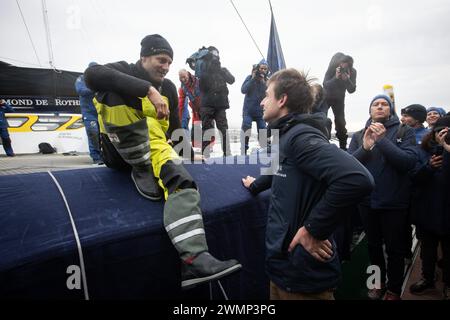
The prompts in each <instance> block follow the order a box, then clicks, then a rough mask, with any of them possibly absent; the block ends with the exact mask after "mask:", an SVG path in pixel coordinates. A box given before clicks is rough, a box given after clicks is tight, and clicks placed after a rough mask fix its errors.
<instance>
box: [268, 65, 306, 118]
mask: <svg viewBox="0 0 450 320" xmlns="http://www.w3.org/2000/svg"><path fill="white" fill-rule="evenodd" d="M313 80H314V79H309V78H308V75H307V74H305V73H304V72H300V71H298V70H296V69H293V68H290V69H284V70H280V71H277V72H275V73H274V74H273V75H272V77H271V78H270V79H269V82H268V84H267V85H269V84H271V83H274V93H275V98H276V99H280V98H281V97H282V96H283V95H286V96H287V102H286V107H287V109H288V110H289V112H298V113H310V111H311V108H312V104H313V101H314V97H313V95H312V92H311V82H312V81H313Z"/></svg>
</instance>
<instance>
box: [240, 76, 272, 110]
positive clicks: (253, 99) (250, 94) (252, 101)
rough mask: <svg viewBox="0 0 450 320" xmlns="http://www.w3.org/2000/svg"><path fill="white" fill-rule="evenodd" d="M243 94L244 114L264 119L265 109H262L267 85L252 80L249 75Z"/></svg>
mask: <svg viewBox="0 0 450 320" xmlns="http://www.w3.org/2000/svg"><path fill="white" fill-rule="evenodd" d="M241 92H242V93H243V94H245V98H244V108H243V111H244V113H247V114H249V115H251V116H252V117H261V118H262V116H263V109H262V107H261V101H262V100H263V99H264V97H265V95H266V83H265V82H264V81H261V80H257V79H252V76H251V75H249V76H247V78H246V79H245V81H244V83H243V84H242V87H241Z"/></svg>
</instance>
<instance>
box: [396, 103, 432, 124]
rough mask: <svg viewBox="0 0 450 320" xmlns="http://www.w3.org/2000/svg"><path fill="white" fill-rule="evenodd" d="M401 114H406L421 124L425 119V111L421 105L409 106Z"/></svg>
mask: <svg viewBox="0 0 450 320" xmlns="http://www.w3.org/2000/svg"><path fill="white" fill-rule="evenodd" d="M401 114H407V115H409V116H411V117H413V118H414V119H416V120H417V121H419V122H421V123H422V122H424V121H425V119H426V118H427V109H426V108H425V107H424V106H423V105H421V104H411V105H409V106H407V107H406V108H403V109H402V110H401Z"/></svg>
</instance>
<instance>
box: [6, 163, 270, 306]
mask: <svg viewBox="0 0 450 320" xmlns="http://www.w3.org/2000/svg"><path fill="white" fill-rule="evenodd" d="M185 166H186V168H187V170H188V171H189V172H190V173H191V175H192V176H193V177H194V179H195V181H196V182H197V184H198V186H199V188H200V194H201V198H202V199H201V206H202V210H203V216H204V222H205V229H206V238H207V241H208V245H209V250H210V252H211V253H212V254H213V255H214V256H216V257H217V258H219V259H229V258H236V259H238V260H239V262H240V263H241V264H242V266H243V268H242V270H241V271H240V272H238V273H236V274H234V275H231V276H229V277H228V278H224V279H223V280H221V284H222V285H223V287H224V289H225V292H226V293H227V295H228V298H230V299H267V298H268V292H269V289H268V279H267V276H266V275H265V271H264V253H265V250H264V232H265V225H266V219H267V208H268V200H269V193H268V192H265V193H262V194H260V195H259V196H257V197H253V196H251V195H250V193H249V192H248V191H247V190H246V189H245V188H244V187H243V186H242V183H241V178H242V177H245V176H246V175H252V176H258V175H259V173H260V170H259V169H260V166H259V165H248V164H246V165H240V164H233V165H220V164H215V165H209V164H196V165H185ZM52 174H53V175H54V176H55V178H56V179H57V181H58V182H59V184H60V185H61V187H62V189H63V191H64V194H65V196H66V199H67V201H68V205H69V207H70V210H71V212H72V215H73V218H74V222H75V225H76V229H77V231H78V234H79V237H80V242H81V247H82V251H83V257H84V263H85V266H86V279H87V288H88V292H89V298H90V299H183V300H185V299H192V300H198V299H209V298H210V287H209V285H208V284H204V285H200V286H198V287H196V288H194V289H191V290H187V291H182V290H181V289H180V282H181V276H180V260H179V258H178V255H177V252H176V250H175V249H174V247H173V246H172V244H171V242H170V240H169V237H168V236H167V234H166V232H165V230H164V227H163V202H162V201H161V202H152V201H149V200H146V199H144V198H143V197H142V196H140V195H139V194H138V193H137V191H136V189H135V187H134V185H133V182H132V180H131V178H130V176H129V173H124V172H117V171H114V170H111V169H108V168H92V169H78V170H68V171H55V172H52ZM71 265H77V266H79V265H80V259H79V255H78V250H77V245H76V241H75V237H74V232H73V230H72V225H71V222H70V218H69V214H68V211H67V209H66V206H65V204H64V200H63V198H62V196H61V194H60V192H59V191H58V189H57V186H56V184H55V182H54V181H53V180H52V177H51V176H50V174H49V173H47V172H43V173H33V174H22V175H7V176H0V298H1V297H3V298H33V299H46V298H58V299H84V298H85V297H84V291H83V287H82V288H81V289H72V290H69V289H68V288H67V285H66V281H67V279H68V278H69V277H70V276H71V275H72V273H68V272H67V270H68V267H69V266H71ZM211 287H212V293H213V298H214V299H221V298H223V296H222V294H221V293H220V292H221V291H220V290H219V288H218V286H217V283H213V284H212V286H211Z"/></svg>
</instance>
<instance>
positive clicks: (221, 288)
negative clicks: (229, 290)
mask: <svg viewBox="0 0 450 320" xmlns="http://www.w3.org/2000/svg"><path fill="white" fill-rule="evenodd" d="M217 284H218V285H219V287H220V290H222V294H223V297H224V298H225V300H227V301H228V300H229V299H228V296H227V294H226V292H225V290H224V289H223V287H222V284H221V283H220V280H217Z"/></svg>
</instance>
